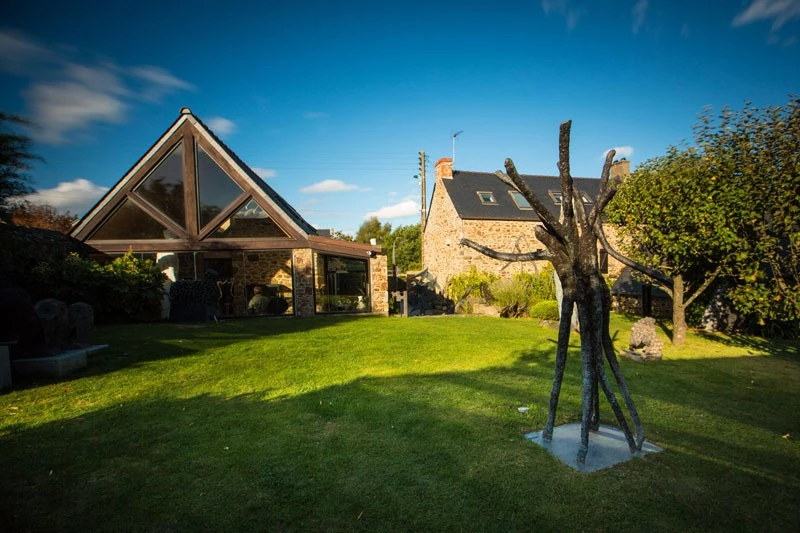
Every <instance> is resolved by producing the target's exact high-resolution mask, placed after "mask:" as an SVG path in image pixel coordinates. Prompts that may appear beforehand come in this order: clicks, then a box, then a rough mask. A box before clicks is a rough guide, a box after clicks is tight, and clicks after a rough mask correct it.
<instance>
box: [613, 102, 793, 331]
mask: <svg viewBox="0 0 800 533" xmlns="http://www.w3.org/2000/svg"><path fill="white" fill-rule="evenodd" d="M694 140H695V143H694V144H695V145H694V146H693V147H690V148H685V147H684V148H676V147H671V148H669V149H668V152H667V154H666V155H665V156H663V157H657V158H654V159H651V160H649V161H646V162H645V163H643V164H642V165H640V166H639V168H637V170H636V172H634V173H633V174H632V175H631V176H630V177H629V178H627V179H626V181H625V182H624V183H623V184H622V185H621V186H620V188H619V191H618V193H617V196H616V197H615V198H614V200H613V201H612V202H611V204H610V205H609V207H608V209H607V211H606V213H607V215H608V217H609V220H610V221H611V222H613V223H615V224H618V225H619V226H620V228H619V232H620V235H621V236H622V237H623V242H625V243H626V245H627V246H626V252H627V253H628V254H630V255H632V256H634V257H635V258H636V259H637V260H638V261H640V262H642V263H644V264H647V265H648V266H651V267H654V268H656V269H659V270H661V271H662V272H664V273H666V274H667V275H669V276H671V277H672V278H673V279H674V280H676V281H678V282H681V283H684V282H685V287H680V288H681V289H683V288H685V297H684V295H683V294H681V295H680V298H679V299H680V301H677V300H676V298H675V297H673V303H674V304H675V305H678V304H680V305H688V304H689V303H690V302H691V301H692V300H693V299H694V298H696V297H697V296H698V295H699V294H700V292H702V290H703V289H704V288H705V287H707V286H708V283H709V282H710V281H711V280H713V279H714V278H715V277H716V276H717V275H720V274H724V275H726V276H728V277H729V278H731V279H732V280H733V281H734V283H735V285H734V287H733V289H732V291H731V296H732V297H733V299H734V302H735V304H736V306H737V308H738V309H739V310H740V311H743V312H745V313H748V314H751V315H755V316H758V317H759V318H761V319H771V320H796V319H797V318H798V317H800V281H799V279H798V277H799V276H800V259H798V258H799V257H800V254H799V251H800V194H798V191H800V99H798V98H796V97H792V98H791V99H790V101H789V103H788V104H787V105H786V106H783V107H767V108H764V109H759V108H756V107H752V106H751V105H750V104H747V105H746V106H745V107H744V109H742V110H741V111H732V110H730V109H728V108H725V109H723V110H722V112H721V113H720V114H719V115H718V116H715V115H713V114H712V112H711V110H707V111H706V112H705V113H704V114H703V115H701V117H700V120H699V122H698V124H697V125H696V126H695V139H694ZM678 288H679V287H678V286H677V285H676V291H675V292H677V289H678ZM673 296H676V295H675V294H673ZM673 318H674V313H673Z"/></svg>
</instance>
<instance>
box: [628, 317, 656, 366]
mask: <svg viewBox="0 0 800 533" xmlns="http://www.w3.org/2000/svg"><path fill="white" fill-rule="evenodd" d="M663 347H664V343H663V342H661V340H660V339H659V338H658V337H657V336H656V319H655V318H652V317H645V318H642V319H641V320H639V321H637V322H636V323H635V324H634V325H633V328H631V340H630V348H629V349H628V350H624V351H623V352H622V355H624V356H626V357H628V358H629V359H633V360H635V361H660V360H661V350H662V349H663Z"/></svg>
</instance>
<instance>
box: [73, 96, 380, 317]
mask: <svg viewBox="0 0 800 533" xmlns="http://www.w3.org/2000/svg"><path fill="white" fill-rule="evenodd" d="M329 234H330V232H326V231H324V230H317V229H316V228H314V227H313V226H311V224H309V223H308V222H307V221H306V220H304V219H303V217H302V216H300V214H299V213H298V212H297V211H296V210H295V209H294V208H293V207H292V206H291V205H289V204H288V203H287V202H286V200H284V199H283V198H282V197H281V196H280V195H279V194H278V193H277V192H276V191H275V190H274V189H273V188H272V187H270V186H269V185H267V183H265V182H264V181H263V180H262V179H261V178H260V177H259V176H258V175H257V174H256V173H255V172H253V170H252V169H251V168H250V167H248V166H247V165H246V164H245V163H244V162H243V161H242V160H241V159H239V157H238V156H237V155H236V154H235V153H234V152H233V151H232V150H231V149H230V148H228V147H227V146H226V145H225V144H224V143H223V142H222V141H220V139H219V138H217V136H216V135H214V133H213V132H212V131H211V130H210V129H209V128H208V127H207V126H206V125H205V124H204V123H203V122H201V121H200V119H199V118H197V117H196V116H195V115H193V114H192V112H191V111H190V110H189V109H188V108H183V109H182V110H181V112H180V115H179V116H178V118H177V120H175V122H174V123H173V124H172V125H171V126H170V127H169V128H168V129H167V130H166V132H165V133H164V134H163V135H162V136H161V137H159V138H158V139H157V140H156V142H155V144H153V146H152V147H151V148H150V149H149V150H148V151H147V152H146V153H145V154H144V155H143V156H142V157H141V158H140V159H139V160H138V161H136V163H135V164H134V165H133V167H131V169H130V170H129V171H128V172H127V173H126V174H125V175H124V176H123V177H122V178H121V179H120V180H119V181H118V182H117V184H116V185H114V186H113V187H112V188H111V189H110V190H109V191H108V193H107V194H106V195H105V196H104V197H103V198H102V199H101V200H100V201H99V202H98V203H97V204H96V205H95V206H94V207H93V208H92V209H90V210H89V212H88V213H87V214H86V215H85V216H84V217H83V218H82V219H81V220H80V221H79V222H78V223H77V224H76V225H75V226H74V228H73V230H72V232H71V236H72V237H74V238H76V239H78V240H80V241H81V242H83V243H85V244H87V245H89V246H91V247H92V248H94V249H95V250H97V251H98V252H99V253H101V254H103V255H104V256H114V255H120V254H123V253H125V252H127V251H129V250H130V251H133V252H134V253H135V254H137V255H140V256H142V257H146V258H151V259H153V260H156V261H157V262H158V264H159V265H161V266H162V269H163V271H164V272H165V273H166V274H167V277H168V278H169V279H170V281H175V280H193V279H194V280H197V279H204V277H205V275H206V273H207V272H208V271H210V270H213V271H214V272H215V273H216V274H217V275H218V278H217V279H216V280H215V283H216V287H217V290H218V307H219V311H220V313H221V314H222V316H238V315H246V314H253V313H254V312H256V313H257V314H286V315H294V316H312V315H315V314H324V313H378V314H388V293H387V283H388V276H387V267H386V254H385V253H384V251H383V250H382V249H381V248H380V247H378V246H371V245H367V244H360V243H354V242H346V241H342V240H338V239H333V238H331V237H330V235H329ZM257 293H260V295H261V296H260V298H266V299H267V300H268V301H269V302H271V303H272V305H271V306H270V305H264V306H261V307H260V308H258V309H255V310H254V307H253V306H248V302H250V301H251V300H252V299H253V297H254V296H255V295H256V294H257Z"/></svg>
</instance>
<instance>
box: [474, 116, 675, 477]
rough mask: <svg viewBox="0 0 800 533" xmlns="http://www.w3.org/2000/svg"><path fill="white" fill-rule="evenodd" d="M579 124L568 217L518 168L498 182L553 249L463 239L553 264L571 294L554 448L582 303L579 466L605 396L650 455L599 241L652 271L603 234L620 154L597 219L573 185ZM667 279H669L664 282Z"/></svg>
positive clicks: (562, 142) (565, 140)
mask: <svg viewBox="0 0 800 533" xmlns="http://www.w3.org/2000/svg"><path fill="white" fill-rule="evenodd" d="M571 126H572V121H566V122H564V123H562V124H561V129H560V134H559V161H558V169H559V175H560V178H561V194H562V204H561V205H562V217H561V220H560V221H559V220H557V219H556V218H555V217H554V216H553V215H552V214H551V213H550V211H548V209H547V208H546V207H545V206H544V204H543V203H542V202H541V201H539V199H538V198H537V197H536V195H535V194H534V193H533V191H531V189H530V188H529V187H528V185H527V184H526V183H525V182H524V181H523V180H522V178H521V177H520V175H519V173H518V172H517V169H516V167H515V166H514V162H513V161H512V160H511V159H506V163H505V166H506V172H505V173H504V172H501V171H497V173H496V174H497V177H498V178H500V180H502V181H503V182H504V183H506V184H508V185H510V186H512V187H514V188H515V189H516V190H517V191H519V192H520V193H521V194H522V195H523V196H524V197H525V199H526V200H527V201H528V203H529V204H530V205H531V207H532V208H533V210H534V211H535V212H536V214H537V215H538V216H539V219H540V220H541V222H542V225H541V226H537V227H536V229H535V234H536V237H537V238H538V239H539V240H540V241H541V242H542V243H543V244H544V245H545V247H546V249H545V250H539V251H536V252H531V253H521V254H518V253H504V252H498V251H495V250H492V249H490V248H487V247H485V246H482V245H480V244H478V243H476V242H473V241H471V240H469V239H462V240H461V244H462V245H463V246H468V247H469V248H472V249H474V250H477V251H478V252H480V253H482V254H484V255H487V256H489V257H492V258H494V259H499V260H501V261H535V260H542V259H546V260H549V261H550V262H551V263H552V264H553V267H554V268H555V270H556V273H557V274H558V277H559V278H560V280H561V284H562V287H563V299H562V301H561V322H560V325H559V328H558V347H557V349H556V367H555V376H554V379H553V388H552V390H551V392H550V408H549V412H548V416H547V424H546V426H545V429H544V432H543V435H542V437H543V438H544V440H547V441H550V440H552V438H553V425H554V424H555V418H556V409H557V407H558V397H559V394H560V392H561V381H562V379H563V377H564V367H565V365H566V360H567V348H568V345H569V336H570V329H571V328H570V322H571V320H572V313H573V308H574V307H575V306H576V304H577V309H578V324H579V327H580V336H581V357H582V361H583V364H582V376H583V396H582V413H581V445H580V448H579V449H578V457H577V459H578V462H580V463H585V461H586V454H587V452H588V450H589V431H596V430H597V429H598V428H599V425H600V400H599V395H600V394H599V390H600V388H602V389H603V393H604V394H605V396H606V398H607V399H608V403H609V404H610V405H611V409H612V410H613V411H614V415H615V416H616V418H617V421H618V422H619V426H620V428H621V429H622V431H623V432H624V434H625V438H626V439H627V441H628V446H629V448H630V450H631V453H635V452H637V451H639V450H641V448H642V443H643V442H644V431H643V429H642V424H641V421H640V420H639V413H638V412H637V410H636V405H635V404H634V403H633V399H631V396H630V393H629V391H628V386H627V384H626V383H625V378H624V376H623V375H622V371H621V370H620V366H619V362H618V361H617V356H616V353H615V351H614V345H613V343H612V341H611V336H610V334H609V314H610V309H611V291H610V290H609V288H608V285H607V284H606V282H605V280H604V279H603V276H602V274H601V273H600V269H599V264H598V258H597V241H598V239H600V240H601V242H602V243H603V245H604V247H605V248H606V250H607V251H608V253H609V255H611V256H612V257H615V258H616V259H618V260H620V261H621V262H623V263H624V264H627V265H629V266H632V267H634V268H637V269H639V270H644V271H648V272H646V273H647V274H650V275H657V274H659V273H656V272H649V270H650V269H647V268H645V267H643V266H642V265H639V264H635V263H634V262H633V261H631V260H630V259H627V258H625V257H622V256H621V255H620V254H619V253H618V252H616V250H613V249H611V247H610V246H609V244H608V240H607V239H606V237H605V235H604V234H603V227H602V223H601V215H602V212H603V209H605V207H606V205H607V204H608V202H609V201H611V199H612V198H613V197H614V194H615V193H616V187H617V182H615V181H612V180H609V174H610V170H611V162H612V161H613V158H614V155H615V152H614V150H611V151H610V152H609V153H608V155H607V156H606V161H605V164H604V165H603V171H602V174H601V178H600V191H599V192H598V194H597V198H596V199H595V202H594V205H593V207H592V209H591V211H590V212H589V213H586V211H585V209H584V205H583V201H582V200H581V196H580V192H579V191H578V190H577V189H575V187H574V186H573V181H572V176H571V175H570V166H569V165H570V163H569V140H570V128H571ZM662 276H663V275H662ZM604 357H605V360H606V361H608V364H609V367H610V368H611V372H612V373H613V375H614V378H615V379H616V381H617V385H618V386H619V391H620V393H621V394H622V397H623V399H624V402H625V405H626V407H627V409H628V412H629V414H630V417H631V419H632V421H633V425H634V429H635V435H634V434H633V433H631V430H630V428H629V427H628V422H627V420H626V418H625V415H624V413H623V411H622V408H621V407H620V404H619V402H618V401H617V398H616V396H615V395H614V391H613V389H612V388H611V383H610V381H609V378H608V375H607V374H606V369H605V363H604Z"/></svg>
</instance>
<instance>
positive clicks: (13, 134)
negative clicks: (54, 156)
mask: <svg viewBox="0 0 800 533" xmlns="http://www.w3.org/2000/svg"><path fill="white" fill-rule="evenodd" d="M25 124H27V121H26V120H25V119H23V118H22V117H19V116H17V115H9V114H7V113H3V112H1V111H0V217H2V218H3V219H4V220H5V219H7V218H8V215H9V213H8V209H7V208H8V200H9V199H10V198H13V197H15V196H21V195H24V194H30V193H32V192H33V188H32V187H31V185H30V181H31V178H30V176H29V175H28V174H27V171H29V170H30V169H31V166H30V163H31V161H34V160H37V159H38V160H41V158H40V157H38V156H36V155H34V154H32V153H31V151H30V148H31V140H30V138H28V137H27V136H25V135H22V134H20V133H19V132H18V127H19V126H23V125H25Z"/></svg>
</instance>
